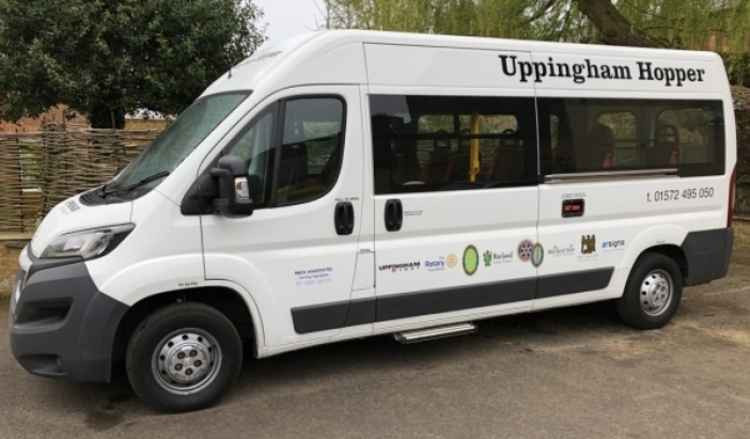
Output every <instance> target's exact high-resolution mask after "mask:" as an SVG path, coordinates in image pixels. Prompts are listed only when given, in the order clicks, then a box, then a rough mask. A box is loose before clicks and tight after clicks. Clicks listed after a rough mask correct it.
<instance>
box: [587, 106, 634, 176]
mask: <svg viewBox="0 0 750 439" xmlns="http://www.w3.org/2000/svg"><path fill="white" fill-rule="evenodd" d="M596 123H597V124H598V125H602V126H604V127H606V128H607V130H606V131H607V134H610V133H611V135H612V145H611V148H612V149H611V153H612V155H611V157H609V160H610V162H609V163H608V165H609V166H610V167H613V168H617V167H633V166H637V165H638V161H639V160H638V159H639V154H638V119H637V118H636V115H635V114H633V113H632V112H630V111H618V112H606V113H601V114H599V117H597V119H596ZM604 165H607V163H604Z"/></svg>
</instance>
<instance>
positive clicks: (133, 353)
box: [126, 303, 242, 411]
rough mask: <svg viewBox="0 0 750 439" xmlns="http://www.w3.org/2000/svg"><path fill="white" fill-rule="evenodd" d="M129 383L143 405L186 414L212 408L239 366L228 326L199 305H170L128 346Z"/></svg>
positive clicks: (237, 345) (238, 349)
mask: <svg viewBox="0 0 750 439" xmlns="http://www.w3.org/2000/svg"><path fill="white" fill-rule="evenodd" d="M126 365H127V372H128V379H129V380H130V384H131V386H132V387H133V390H134V391H135V392H136V393H137V394H138V396H140V397H141V399H143V400H144V402H146V404H148V405H150V406H152V407H154V408H156V409H159V410H165V411H187V410H197V409H201V408H205V407H208V406H210V405H212V404H214V403H215V402H217V401H218V400H219V399H220V398H221V396H222V395H223V394H224V393H225V392H226V390H227V389H228V387H229V385H230V384H231V383H232V382H233V381H234V379H235V378H236V377H237V375H238V374H239V372H240V369H241V366H242V341H241V339H240V336H239V334H238V333H237V329H236V328H235V327H234V325H233V324H232V322H231V321H229V319H227V317H226V316H225V315H224V314H222V313H221V312H219V311H218V310H216V309H214V308H212V307H210V306H207V305H203V304H199V303H181V304H175V305H170V306H168V307H166V308H163V309H161V310H159V311H156V312H155V313H154V314H152V315H151V316H149V317H148V318H146V320H144V321H143V323H141V325H140V326H139V327H138V329H137V330H136V331H135V333H134V334H133V336H132V337H131V339H130V342H129V344H128V352H127V358H126Z"/></svg>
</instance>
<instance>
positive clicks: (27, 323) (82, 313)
mask: <svg viewBox="0 0 750 439" xmlns="http://www.w3.org/2000/svg"><path fill="white" fill-rule="evenodd" d="M16 285H17V286H16V288H17V290H18V291H19V294H16V292H15V291H14V293H13V296H12V297H11V305H10V308H11V315H10V345H11V350H12V351H13V355H14V356H15V358H16V360H17V361H18V362H19V363H20V364H21V366H23V368H24V369H26V370H27V371H29V372H31V373H33V374H35V375H41V376H47V377H60V378H65V379H68V380H71V381H81V382H108V381H109V380H110V379H111V371H112V353H113V344H114V339H115V334H116V331H117V326H118V324H119V322H120V320H121V319H122V317H123V316H124V315H125V313H126V312H127V310H128V307H127V306H126V305H125V304H123V303H120V302H118V301H116V300H114V299H112V298H111V297H109V296H107V295H105V294H103V293H101V292H99V291H98V289H97V288H96V285H95V284H94V282H93V280H92V279H91V276H90V275H89V273H88V270H87V269H86V264H85V263H84V262H83V261H81V260H62V261H56V262H54V263H49V262H43V261H41V260H38V259H37V260H33V262H32V265H31V267H30V268H29V271H28V273H26V272H23V271H20V272H19V273H18V275H17V284H16Z"/></svg>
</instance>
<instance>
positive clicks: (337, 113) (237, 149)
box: [225, 97, 345, 207]
mask: <svg viewBox="0 0 750 439" xmlns="http://www.w3.org/2000/svg"><path fill="white" fill-rule="evenodd" d="M279 105H280V106H281V108H282V109H283V111H282V113H283V115H284V118H283V124H282V126H281V127H279V128H280V129H281V131H280V134H278V135H276V136H274V133H275V132H278V130H279V128H276V126H277V125H279V124H276V123H275V119H276V115H277V114H278V113H279ZM344 123H345V122H344V102H343V101H342V100H341V99H338V98H332V97H331V98H328V97H320V98H318V97H314V98H313V97H311V98H294V99H291V100H287V101H282V102H281V103H280V104H274V105H272V106H271V107H269V108H268V109H267V110H266V111H265V112H264V113H261V114H260V115H259V116H257V117H256V118H255V119H254V120H253V121H252V122H251V123H250V124H249V125H248V127H247V128H245V129H244V130H243V131H242V132H241V133H240V135H239V136H238V137H237V138H235V140H234V141H233V143H232V144H231V145H230V146H229V147H228V148H227V150H226V151H225V154H232V155H236V156H238V157H240V158H242V159H244V160H246V161H247V162H248V173H249V174H250V175H254V176H256V177H258V178H257V179H256V181H258V182H259V184H260V187H258V188H255V189H256V192H255V193H254V194H253V199H254V200H255V202H256V205H257V206H258V207H262V206H280V205H289V204H297V203H303V202H306V201H310V200H314V199H316V198H319V197H321V196H323V195H324V194H326V193H327V192H328V191H329V190H330V189H331V188H332V187H333V185H334V184H335V183H336V180H337V179H338V175H339V171H340V168H341V160H342V155H343V142H344Z"/></svg>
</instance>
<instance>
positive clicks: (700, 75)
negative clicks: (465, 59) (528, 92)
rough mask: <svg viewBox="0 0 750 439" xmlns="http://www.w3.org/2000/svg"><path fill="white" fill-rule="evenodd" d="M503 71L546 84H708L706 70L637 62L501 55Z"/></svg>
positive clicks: (677, 85)
mask: <svg viewBox="0 0 750 439" xmlns="http://www.w3.org/2000/svg"><path fill="white" fill-rule="evenodd" d="M498 57H499V58H500V64H501V65H502V69H501V70H502V72H503V74H505V75H506V76H510V77H513V76H520V80H521V82H528V81H529V80H533V81H534V82H537V83H540V82H544V79H545V78H570V79H572V80H573V82H574V83H576V84H583V83H585V82H586V81H587V80H589V79H623V80H631V81H632V80H638V81H659V82H661V83H663V84H664V85H665V86H667V87H672V86H673V85H674V86H676V87H682V86H683V85H684V84H685V83H690V82H704V76H705V75H706V70H705V69H694V68H687V69H686V68H681V67H660V66H656V65H654V63H652V62H649V61H636V63H635V65H634V66H630V65H623V64H599V63H594V62H592V61H591V60H590V59H588V58H585V59H584V60H583V62H581V63H567V62H557V61H555V60H554V59H553V58H552V57H548V58H547V61H520V60H518V56H517V55H498Z"/></svg>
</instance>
